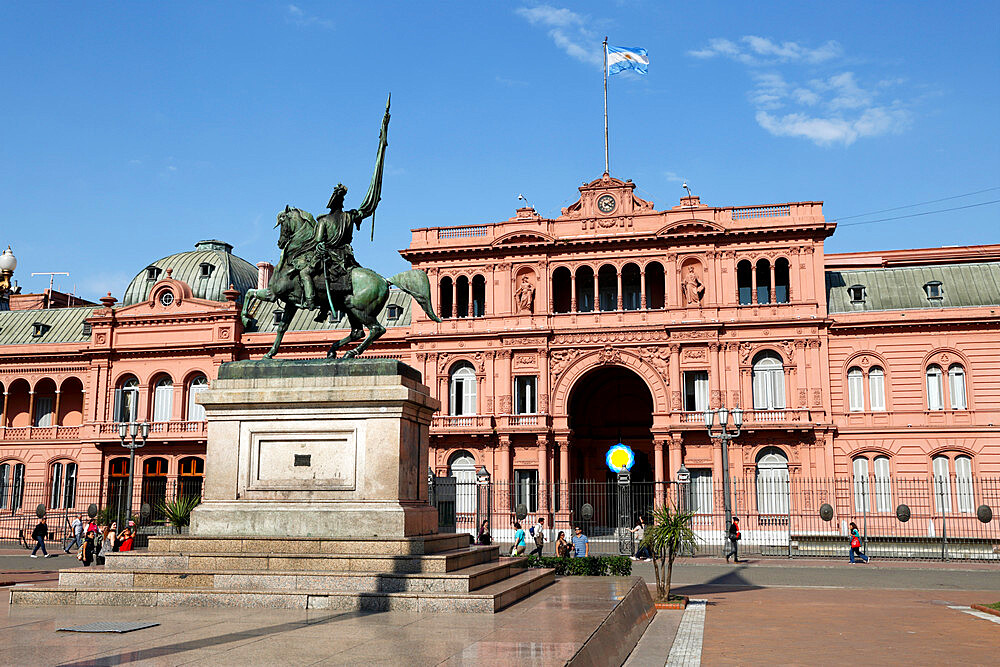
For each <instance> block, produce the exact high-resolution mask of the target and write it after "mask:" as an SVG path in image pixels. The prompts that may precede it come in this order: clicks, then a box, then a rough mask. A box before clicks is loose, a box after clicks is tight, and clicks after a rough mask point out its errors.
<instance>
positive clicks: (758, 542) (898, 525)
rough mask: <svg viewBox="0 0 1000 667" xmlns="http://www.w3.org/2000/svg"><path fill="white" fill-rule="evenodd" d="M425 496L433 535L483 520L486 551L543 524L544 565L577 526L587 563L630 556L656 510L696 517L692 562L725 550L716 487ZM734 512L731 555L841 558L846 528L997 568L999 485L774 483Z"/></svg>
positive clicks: (749, 480) (892, 544)
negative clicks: (519, 530)
mask: <svg viewBox="0 0 1000 667" xmlns="http://www.w3.org/2000/svg"><path fill="white" fill-rule="evenodd" d="M430 496H431V502H432V504H433V505H435V506H436V507H437V509H438V518H439V524H440V529H441V530H442V531H456V532H467V533H469V534H471V535H473V536H475V535H477V533H478V527H479V526H480V524H481V523H482V521H483V520H488V522H489V529H490V533H491V535H492V537H493V539H494V541H496V542H499V543H500V544H502V545H504V546H505V548H509V547H510V545H511V542H512V540H513V535H514V527H513V524H514V521H515V520H517V518H518V516H523V517H524V518H523V519H522V520H521V523H522V525H523V527H524V528H525V529H527V528H528V526H529V525H531V524H533V523H535V521H536V520H537V518H538V517H543V518H544V519H545V525H546V528H547V532H546V537H547V539H548V540H549V542H548V543H547V544H546V553H551V552H552V545H551V541H552V540H554V539H555V537H556V535H557V534H558V532H559V531H564V532H565V533H566V537H567V539H568V538H569V537H570V536H571V535H572V528H573V526H576V525H579V526H580V527H581V528H583V532H584V533H585V534H586V535H587V536H588V538H589V539H590V549H591V553H599V554H608V553H615V554H617V553H625V554H629V553H633V550H634V547H635V545H634V541H633V540H632V537H631V536H632V533H631V531H630V530H629V529H630V528H632V527H634V526H635V524H636V521H637V517H638V515H639V514H644V515H647V516H648V515H649V514H650V513H651V511H652V510H653V508H655V507H657V506H660V505H662V504H664V503H666V504H669V505H670V506H671V507H672V508H675V509H676V508H687V509H689V510H690V511H692V512H693V514H694V516H693V527H694V530H695V533H696V534H697V535H698V539H699V543H700V548H699V552H700V553H704V554H711V553H715V554H721V553H722V552H723V549H724V547H725V546H726V529H727V526H726V523H725V517H724V514H723V498H722V496H723V491H722V484H721V482H715V481H714V480H711V479H710V478H706V477H701V478H699V477H698V476H694V478H693V480H692V482H690V483H686V484H678V483H676V482H632V483H631V484H628V485H627V486H623V485H621V484H619V483H618V482H615V481H586V480H583V481H575V482H569V483H567V484H561V483H559V482H550V483H538V482H533V481H529V482H525V481H523V480H522V481H521V482H520V483H514V482H510V483H508V482H492V481H491V482H482V481H480V482H477V481H475V480H462V481H459V480H456V479H455V478H453V477H438V478H434V479H433V480H432V482H431V493H430ZM732 507H733V514H734V515H736V516H738V517H739V519H740V532H741V540H740V542H739V548H740V553H746V554H752V555H757V556H777V557H793V558H794V557H828V558H830V557H832V558H846V557H847V553H848V551H849V544H850V532H849V526H850V523H851V522H854V523H856V524H857V526H858V530H859V533H860V535H861V541H862V544H863V547H862V550H863V551H865V553H867V554H868V555H872V556H875V557H880V558H908V559H939V560H994V561H1000V478H988V477H973V478H958V477H956V476H954V475H952V476H951V477H949V478H944V477H908V478H902V477H894V478H875V477H868V478H854V477H842V478H828V479H826V478H804V477H797V476H793V477H791V478H789V477H788V476H787V475H786V474H783V472H782V471H774V472H770V473H767V474H764V475H762V476H759V477H758V476H753V477H746V478H742V479H733V480H732ZM821 510H822V511H823V516H821ZM826 516H828V517H829V518H825V517H826ZM904 519H905V520H904ZM983 519H989V520H987V521H983ZM532 548H533V545H532V544H531V540H530V539H529V541H528V549H529V551H530V550H531V549H532Z"/></svg>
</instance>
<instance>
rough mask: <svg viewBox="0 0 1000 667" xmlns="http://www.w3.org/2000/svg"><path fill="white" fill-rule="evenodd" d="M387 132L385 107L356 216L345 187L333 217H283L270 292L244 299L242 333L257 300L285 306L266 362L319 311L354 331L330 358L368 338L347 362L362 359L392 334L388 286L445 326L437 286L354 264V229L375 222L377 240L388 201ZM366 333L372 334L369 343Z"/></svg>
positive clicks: (298, 213) (334, 199) (294, 212)
mask: <svg viewBox="0 0 1000 667" xmlns="http://www.w3.org/2000/svg"><path fill="white" fill-rule="evenodd" d="M390 99H391V98H390ZM388 132H389V101H386V104H385V116H384V117H383V118H382V131H381V132H380V133H379V143H378V153H377V155H376V158H375V173H373V174H372V182H371V185H369V187H368V194H366V195H365V198H364V201H362V202H361V205H360V206H359V207H358V208H357V209H352V210H350V211H345V210H344V198H345V196H346V195H347V188H346V187H344V186H343V185H342V184H340V183H338V184H337V187H335V188H334V189H333V194H332V195H331V196H330V201H329V203H327V208H328V209H330V212H329V213H327V214H325V215H321V216H319V218H314V217H313V216H312V215H311V214H310V213H309V212H308V211H303V210H301V209H297V208H293V207H292V206H285V210H284V211H282V212H281V213H279V214H278V223H277V224H276V225H275V227H280V228H281V232H280V234H279V236H278V247H279V248H280V249H281V258H280V259H279V260H278V264H277V265H276V266H275V267H274V274H273V276H272V278H271V281H270V282H269V283H268V285H267V289H256V290H249V291H248V292H247V294H246V298H245V299H244V300H243V312H242V318H243V326H249V325H250V323H251V322H252V321H253V318H252V317H251V315H250V313H249V309H250V305H251V303H252V300H253V299H259V300H262V301H268V302H272V303H274V302H276V301H281V302H283V303H284V304H285V307H284V310H283V312H282V315H281V323H280V324H279V325H278V332H277V335H276V336H275V339H274V345H272V346H271V349H270V350H269V351H268V352H267V354H265V355H264V358H265V359H271V358H273V357H274V354H275V353H276V352H277V351H278V347H279V346H280V345H281V339H282V338H283V337H284V335H285V332H286V331H288V325H289V324H291V322H292V318H293V317H294V316H295V313H296V312H298V310H299V309H305V310H310V311H316V316H315V320H316V321H317V322H322V321H324V320H326V319H327V318H330V317H338V315H337V314H338V313H344V314H345V315H346V316H347V321H348V322H349V323H350V325H351V332H350V333H349V334H348V335H347V336H346V337H345V338H342V339H341V340H338V341H337V342H335V343H334V344H333V345H331V346H330V349H329V351H327V353H326V356H327V358H331V359H332V358H335V357H336V356H337V350H338V349H339V348H340V347H341V346H343V345H345V344H347V343H352V342H354V341H358V340H361V339H362V338H364V340H363V341H362V342H361V343H360V344H359V345H358V346H357V347H355V348H354V349H352V350H350V351H348V352H347V353H346V354H344V358H345V359H348V358H351V357H356V356H358V355H360V354H361V353H362V352H364V351H365V350H366V349H368V346H370V345H371V344H372V343H374V342H375V341H376V340H378V338H379V337H380V336H381V335H382V334H384V333H385V327H383V326H382V325H381V324H379V322H378V315H379V313H381V312H382V309H383V308H384V307H385V303H386V301H387V300H388V298H389V287H390V286H393V285H395V286H396V287H398V288H399V289H401V290H403V291H404V292H406V293H407V294H409V295H410V296H411V297H413V300H414V301H416V302H417V303H419V304H420V307H421V308H423V309H424V312H425V313H427V316H428V317H430V318H431V319H432V320H434V321H435V322H440V321H441V319H440V318H439V317H438V316H437V315H435V314H434V308H433V307H432V306H431V287H430V281H429V280H428V279H427V274H426V273H424V272H423V271H421V270H418V269H411V270H410V271H403V272H402V273H398V274H396V275H394V276H393V277H391V278H389V279H388V280H387V279H385V278H383V277H382V276H380V275H379V274H377V273H375V272H374V271H372V270H371V269H366V268H364V267H363V266H361V265H360V264H358V262H357V260H356V259H354V250H353V249H352V248H351V241H352V239H353V237H354V230H355V229H361V223H362V221H363V220H364V219H365V218H368V217H371V218H372V240H374V239H375V217H374V216H375V208H376V207H377V206H378V203H379V201H380V200H381V198H382V167H383V165H384V163H385V147H386V145H387V143H386V138H387V136H388ZM365 327H367V328H368V336H367V338H366V337H365V331H364V330H365Z"/></svg>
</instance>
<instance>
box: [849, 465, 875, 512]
mask: <svg viewBox="0 0 1000 667" xmlns="http://www.w3.org/2000/svg"><path fill="white" fill-rule="evenodd" d="M853 468H854V511H855V512H868V511H870V510H871V500H870V498H869V494H870V489H869V488H868V484H869V481H868V459H867V458H865V457H864V456H859V457H858V458H856V459H854V461H853Z"/></svg>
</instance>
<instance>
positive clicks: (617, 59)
mask: <svg viewBox="0 0 1000 667" xmlns="http://www.w3.org/2000/svg"><path fill="white" fill-rule="evenodd" d="M647 65H649V58H647V57H646V49H640V48H639V47H636V46H611V45H610V44H609V45H608V74H618V73H619V72H624V71H625V70H627V69H631V70H635V71H636V72H638V73H639V74H645V73H646V66H647Z"/></svg>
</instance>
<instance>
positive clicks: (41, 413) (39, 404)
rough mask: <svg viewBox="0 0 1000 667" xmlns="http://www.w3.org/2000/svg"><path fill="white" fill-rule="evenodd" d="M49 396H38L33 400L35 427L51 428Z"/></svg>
mask: <svg viewBox="0 0 1000 667" xmlns="http://www.w3.org/2000/svg"><path fill="white" fill-rule="evenodd" d="M52 401H53V399H52V397H51V396H39V397H38V398H36V399H35V426H52V405H53V403H52Z"/></svg>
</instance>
